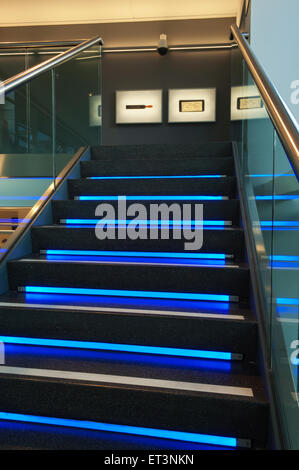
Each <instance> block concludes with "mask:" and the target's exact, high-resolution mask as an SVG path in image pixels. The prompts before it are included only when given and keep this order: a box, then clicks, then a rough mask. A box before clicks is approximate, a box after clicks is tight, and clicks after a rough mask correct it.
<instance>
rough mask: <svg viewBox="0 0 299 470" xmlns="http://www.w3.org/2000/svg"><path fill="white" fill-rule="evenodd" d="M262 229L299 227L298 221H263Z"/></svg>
mask: <svg viewBox="0 0 299 470" xmlns="http://www.w3.org/2000/svg"><path fill="white" fill-rule="evenodd" d="M260 224H261V227H299V221H297V220H289V221H288V220H274V221H273V222H272V220H261V222H260Z"/></svg>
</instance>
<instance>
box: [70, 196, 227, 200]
mask: <svg viewBox="0 0 299 470" xmlns="http://www.w3.org/2000/svg"><path fill="white" fill-rule="evenodd" d="M75 199H78V200H79V201H118V199H119V196H77V197H76V198H75ZM126 199H127V200H128V201H222V200H223V199H227V198H226V197H225V196H192V195H191V196H126Z"/></svg>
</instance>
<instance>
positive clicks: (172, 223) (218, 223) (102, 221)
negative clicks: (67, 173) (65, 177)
mask: <svg viewBox="0 0 299 470" xmlns="http://www.w3.org/2000/svg"><path fill="white" fill-rule="evenodd" d="M64 223H65V224H67V225H69V224H70V225H97V224H102V225H107V224H111V225H113V226H114V225H115V226H116V225H122V224H123V225H128V224H130V223H134V225H135V224H136V225H140V226H141V225H146V226H159V227H160V226H167V227H168V226H169V227H181V226H187V227H190V226H191V227H198V226H199V227H200V226H203V225H208V226H221V227H223V226H225V225H226V221H225V220H203V221H199V220H190V221H189V220H150V219H148V220H146V219H144V220H142V219H141V220H135V219H132V220H126V219H115V220H114V219H99V220H96V219H65V220H64Z"/></svg>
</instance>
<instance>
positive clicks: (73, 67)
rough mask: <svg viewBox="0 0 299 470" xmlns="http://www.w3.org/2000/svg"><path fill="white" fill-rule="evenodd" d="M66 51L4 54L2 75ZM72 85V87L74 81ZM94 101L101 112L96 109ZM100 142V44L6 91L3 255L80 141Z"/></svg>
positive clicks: (0, 160)
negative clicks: (12, 235) (16, 232)
mask: <svg viewBox="0 0 299 470" xmlns="http://www.w3.org/2000/svg"><path fill="white" fill-rule="evenodd" d="M59 52H62V50H60V49H57V48H51V49H37V50H34V49H30V50H24V49H23V50H22V51H18V54H16V53H15V52H9V53H7V55H4V53H3V51H1V53H0V80H1V79H2V80H3V79H7V78H10V77H11V76H13V75H15V74H16V73H19V72H22V71H23V70H24V69H27V68H30V67H32V66H35V65H37V64H39V63H41V62H43V61H45V60H47V59H49V58H51V57H53V56H54V55H56V54H58V53H59ZM70 85H71V86H70ZM91 103H92V105H93V107H94V106H96V109H97V113H98V116H97V118H96V117H95V116H94V112H93V114H92V121H91V109H92V110H93V108H92V107H91ZM100 141H101V81H100V46H92V47H90V48H89V49H87V50H86V51H84V53H81V54H80V55H77V56H76V57H74V58H73V59H71V60H70V61H68V62H65V63H64V64H63V65H60V66H58V67H56V68H54V69H52V70H50V71H48V72H46V73H43V74H41V75H40V76H38V77H36V78H34V79H32V80H31V81H29V82H27V83H26V84H24V85H22V86H20V87H19V88H17V89H16V90H14V91H11V92H8V93H6V95H5V97H4V100H3V103H2V104H1V103H0V149H1V151H0V179H1V185H0V249H1V251H0V257H1V255H3V253H5V246H6V244H7V243H8V240H9V236H10V235H11V234H12V233H13V232H14V231H15V229H16V228H17V227H18V226H19V225H20V224H23V223H27V219H26V216H27V214H28V212H29V210H30V209H31V208H32V207H33V206H34V204H36V203H37V202H38V201H41V200H43V194H44V192H45V191H46V189H47V188H48V187H49V186H50V184H52V183H55V178H56V177H57V175H58V174H59V173H60V172H61V171H62V169H63V168H64V167H65V166H66V164H67V163H68V162H69V161H70V159H71V158H72V157H73V155H74V154H75V153H76V152H77V150H78V149H79V148H80V147H82V146H87V145H97V144H99V143H100Z"/></svg>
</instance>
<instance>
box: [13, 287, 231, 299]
mask: <svg viewBox="0 0 299 470" xmlns="http://www.w3.org/2000/svg"><path fill="white" fill-rule="evenodd" d="M19 290H20V291H25V292H26V293H31V294H33V293H36V294H38V293H40V294H71V295H108V296H116V297H142V298H152V299H182V300H211V301H216V302H229V301H232V300H235V299H237V298H236V297H233V296H230V295H226V294H193V293H189V292H159V291H140V290H120V289H89V288H80V287H44V286H25V287H24V288H23V287H20V288H19Z"/></svg>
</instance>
